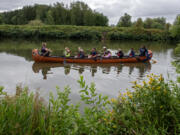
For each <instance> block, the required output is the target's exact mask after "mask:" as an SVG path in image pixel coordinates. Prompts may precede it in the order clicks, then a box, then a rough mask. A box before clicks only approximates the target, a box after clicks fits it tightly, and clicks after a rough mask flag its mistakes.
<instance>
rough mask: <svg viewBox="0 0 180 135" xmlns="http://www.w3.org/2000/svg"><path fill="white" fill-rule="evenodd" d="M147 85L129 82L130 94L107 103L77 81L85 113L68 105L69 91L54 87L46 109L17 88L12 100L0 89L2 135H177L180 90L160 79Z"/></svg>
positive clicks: (36, 98) (0, 131)
mask: <svg viewBox="0 0 180 135" xmlns="http://www.w3.org/2000/svg"><path fill="white" fill-rule="evenodd" d="M148 78H149V80H148V81H147V82H145V81H143V82H142V83H140V84H138V83H137V82H133V83H134V86H133V91H134V92H130V91H127V92H126V93H124V94H120V95H119V97H118V98H117V99H109V98H108V97H106V96H102V95H101V94H98V93H96V89H95V85H94V84H93V83H92V84H91V85H90V86H88V85H86V83H85V81H84V79H83V77H81V78H80V80H79V81H78V82H79V84H80V86H81V88H82V89H81V90H80V97H81V100H82V102H84V103H85V104H87V106H86V107H85V108H84V111H83V113H80V111H79V106H80V104H77V105H72V104H70V103H69V101H70V99H69V94H70V89H69V88H68V87H67V88H65V89H64V91H60V90H59V88H57V95H58V97H57V98H56V99H55V98H54V97H53V95H52V94H50V99H49V105H45V104H44V102H43V100H42V99H41V98H40V97H39V95H38V94H35V95H34V94H32V93H31V94H29V93H28V89H27V88H25V89H22V88H20V87H17V90H16V95H15V96H11V97H10V96H8V95H7V94H6V93H4V92H3V91H2V90H3V88H0V95H1V100H0V125H1V126H0V134H18V135H21V134H22V135H23V134H61V135H66V134H74V135H76V134H77V135H79V134H83V135H86V134H92V135H94V134H98V135H101V134H102V135H104V134H108V135H109V134H113V135H119V134H123V135H124V134H132V135H135V134H171V135H174V134H179V133H180V125H179V123H180V117H179V116H180V88H179V87H178V86H177V85H175V84H174V83H167V82H165V81H164V79H163V77H162V76H155V75H150V76H148Z"/></svg>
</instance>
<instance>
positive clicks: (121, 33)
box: [0, 25, 172, 41]
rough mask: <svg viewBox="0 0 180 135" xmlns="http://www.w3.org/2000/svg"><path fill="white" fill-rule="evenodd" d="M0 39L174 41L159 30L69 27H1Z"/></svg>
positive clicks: (166, 33)
mask: <svg viewBox="0 0 180 135" xmlns="http://www.w3.org/2000/svg"><path fill="white" fill-rule="evenodd" d="M0 38H25V39H27V38H36V39H78V40H79V39H80V40H102V39H103V40H104V39H106V40H145V41H166V40H172V37H170V34H169V32H167V31H165V30H158V29H144V28H134V27H130V28H122V27H96V26H67V25H41V26H29V25H0Z"/></svg>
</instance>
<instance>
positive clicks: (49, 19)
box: [46, 10, 54, 25]
mask: <svg viewBox="0 0 180 135" xmlns="http://www.w3.org/2000/svg"><path fill="white" fill-rule="evenodd" d="M46 16H47V21H46V23H47V24H51V25H53V24H54V18H53V14H52V11H51V10H49V11H48V12H47V15H46Z"/></svg>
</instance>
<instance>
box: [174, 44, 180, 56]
mask: <svg viewBox="0 0 180 135" xmlns="http://www.w3.org/2000/svg"><path fill="white" fill-rule="evenodd" d="M174 52H175V54H177V55H178V54H180V44H178V45H177V47H176V48H175V49H174Z"/></svg>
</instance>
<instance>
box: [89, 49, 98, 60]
mask: <svg viewBox="0 0 180 135" xmlns="http://www.w3.org/2000/svg"><path fill="white" fill-rule="evenodd" d="M97 56H98V53H97V51H96V48H92V50H91V52H90V55H88V58H96V57H97Z"/></svg>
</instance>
